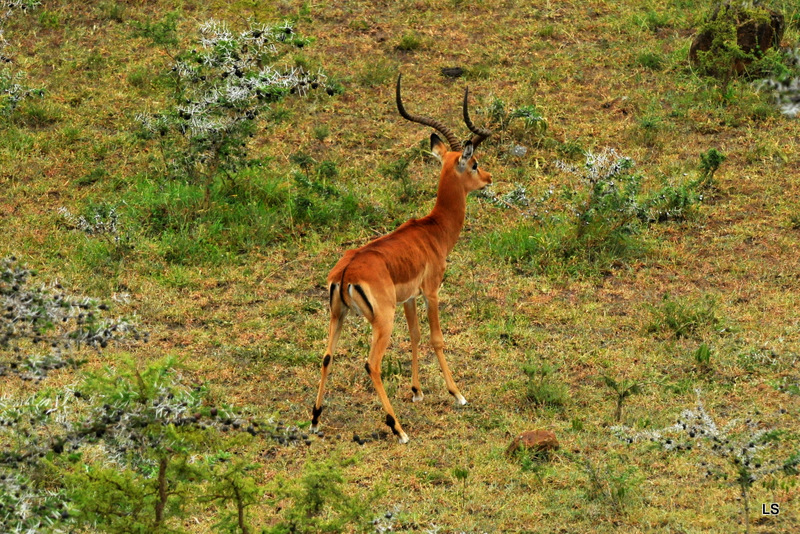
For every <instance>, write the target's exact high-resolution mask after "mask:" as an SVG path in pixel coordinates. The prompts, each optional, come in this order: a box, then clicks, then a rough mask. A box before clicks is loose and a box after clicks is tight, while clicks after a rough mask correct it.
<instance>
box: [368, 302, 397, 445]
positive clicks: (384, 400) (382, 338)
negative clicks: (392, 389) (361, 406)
mask: <svg viewBox="0 0 800 534" xmlns="http://www.w3.org/2000/svg"><path fill="white" fill-rule="evenodd" d="M393 322H394V312H392V313H391V314H388V317H375V319H374V320H373V322H372V346H371V347H370V350H369V359H368V360H367V364H366V365H365V366H364V367H365V369H366V370H367V374H368V375H369V377H370V378H371V379H372V384H373V385H374V386H375V391H376V392H377V393H378V398H379V399H380V401H381V405H382V406H383V410H384V411H385V412H386V425H387V426H388V427H389V428H391V429H392V433H393V434H394V435H395V436H397V441H398V442H400V443H408V435H407V434H406V433H405V432H404V431H403V427H401V426H400V421H398V420H397V416H396V415H395V413H394V409H393V408H392V403H391V402H389V396H388V395H386V390H385V389H384V388H383V381H382V380H381V362H382V361H383V355H384V354H385V353H386V348H387V347H388V346H389V340H390V338H391V336H392V323H393Z"/></svg>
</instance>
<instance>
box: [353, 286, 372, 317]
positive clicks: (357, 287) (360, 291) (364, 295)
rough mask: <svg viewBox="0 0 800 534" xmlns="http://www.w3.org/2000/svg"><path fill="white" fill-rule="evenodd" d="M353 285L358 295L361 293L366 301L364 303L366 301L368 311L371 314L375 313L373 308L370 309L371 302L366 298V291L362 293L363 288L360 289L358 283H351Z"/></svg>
mask: <svg viewBox="0 0 800 534" xmlns="http://www.w3.org/2000/svg"><path fill="white" fill-rule="evenodd" d="M353 287H354V288H356V291H358V294H359V295H361V298H362V299H364V302H366V303H367V306H368V307H369V313H370V314H371V315H375V310H373V309H372V304H371V303H370V301H369V300H368V299H367V294H366V293H364V290H363V289H361V286H360V285H358V284H354V285H353Z"/></svg>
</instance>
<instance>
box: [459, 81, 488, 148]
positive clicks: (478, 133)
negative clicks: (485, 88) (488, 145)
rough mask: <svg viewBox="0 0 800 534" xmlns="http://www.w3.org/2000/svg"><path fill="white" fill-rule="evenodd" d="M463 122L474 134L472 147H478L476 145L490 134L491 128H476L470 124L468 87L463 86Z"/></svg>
mask: <svg viewBox="0 0 800 534" xmlns="http://www.w3.org/2000/svg"><path fill="white" fill-rule="evenodd" d="M464 122H465V123H466V124H467V128H469V131H470V132H472V133H473V134H475V135H473V136H472V146H473V148H478V145H479V144H481V142H482V141H483V140H484V139H486V138H487V137H489V136H490V135H492V131H491V130H487V129H485V128H478V127H477V126H475V125H474V124H472V120H471V119H470V118H469V87H465V88H464Z"/></svg>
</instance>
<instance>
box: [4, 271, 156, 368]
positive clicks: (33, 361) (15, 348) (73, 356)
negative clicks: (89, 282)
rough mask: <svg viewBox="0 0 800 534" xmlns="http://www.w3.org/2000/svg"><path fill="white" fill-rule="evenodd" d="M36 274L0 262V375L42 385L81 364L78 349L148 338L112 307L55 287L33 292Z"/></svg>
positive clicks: (80, 354) (58, 286)
mask: <svg viewBox="0 0 800 534" xmlns="http://www.w3.org/2000/svg"><path fill="white" fill-rule="evenodd" d="M35 277H36V273H35V272H34V271H32V270H30V269H28V268H26V267H24V266H21V265H20V264H19V263H18V262H17V259H16V258H15V257H13V256H12V257H9V258H5V259H3V260H0V309H1V310H2V311H1V312H0V376H3V375H17V376H19V377H20V378H21V379H22V380H26V381H27V380H37V381H38V380H41V379H42V378H44V377H45V376H46V375H47V373H48V372H49V371H51V370H53V369H60V368H63V367H75V366H78V365H79V364H80V363H81V361H82V360H81V357H82V355H83V352H82V349H84V348H94V349H98V350H99V349H103V348H106V347H107V346H108V344H109V343H110V342H112V341H119V340H122V339H125V338H132V339H134V340H138V339H140V338H142V337H144V338H145V339H146V338H147V335H146V334H144V335H142V334H140V333H139V331H138V330H137V328H136V327H135V326H134V325H133V324H132V323H130V322H128V321H127V320H125V319H122V318H109V317H108V314H109V311H110V308H109V306H108V305H107V304H105V303H98V302H97V301H96V300H95V299H92V298H89V297H81V296H75V295H72V294H70V293H69V292H67V291H66V290H64V288H63V286H61V284H59V283H58V282H55V283H52V284H50V285H49V286H48V285H42V286H39V287H35V286H34V287H32V286H33V283H32V279H33V278H35Z"/></svg>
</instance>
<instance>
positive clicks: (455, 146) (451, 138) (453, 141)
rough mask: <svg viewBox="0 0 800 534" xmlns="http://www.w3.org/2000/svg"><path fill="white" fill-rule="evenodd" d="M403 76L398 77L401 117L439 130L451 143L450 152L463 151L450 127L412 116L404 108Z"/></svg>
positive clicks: (398, 109) (398, 101)
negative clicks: (402, 96) (401, 93)
mask: <svg viewBox="0 0 800 534" xmlns="http://www.w3.org/2000/svg"><path fill="white" fill-rule="evenodd" d="M402 77H403V75H402V74H401V75H399V76H398V77H397V111H399V112H400V115H401V116H402V117H403V118H404V119H407V120H409V121H411V122H416V123H418V124H422V125H425V126H430V127H431V128H433V129H434V130H437V131H438V132H439V133H441V134H442V135H444V136H445V137H446V138H447V142H448V143H450V150H452V151H454V152H460V151H461V143H459V142H458V138H457V137H456V136H455V135H453V132H451V131H450V129H449V128H448V127H446V126H445V125H444V124H442V123H441V122H439V121H437V120H433V119H430V118H428V117H423V116H421V115H412V114H411V113H409V112H408V111H406V108H404V107H403V100H402V99H401V98H400V79H401V78H402Z"/></svg>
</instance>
